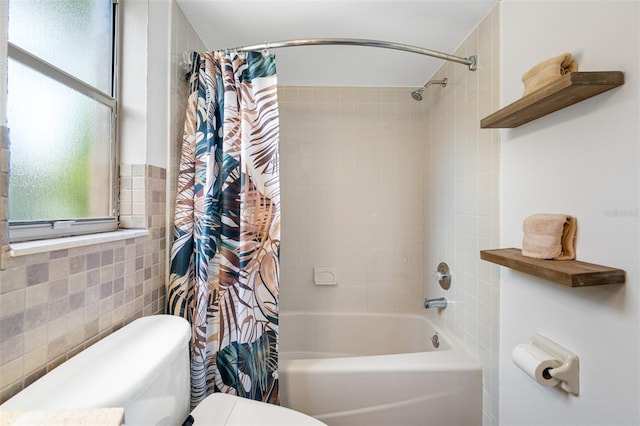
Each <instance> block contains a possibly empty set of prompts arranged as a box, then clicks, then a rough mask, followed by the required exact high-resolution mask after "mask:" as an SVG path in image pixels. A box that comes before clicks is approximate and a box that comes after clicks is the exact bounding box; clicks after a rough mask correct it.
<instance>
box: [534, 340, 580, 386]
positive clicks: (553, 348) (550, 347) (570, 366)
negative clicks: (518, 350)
mask: <svg viewBox="0 0 640 426" xmlns="http://www.w3.org/2000/svg"><path fill="white" fill-rule="evenodd" d="M529 344H530V345H533V346H537V347H538V348H540V349H541V350H543V351H544V352H546V353H548V354H549V355H552V356H553V357H554V358H555V359H557V360H558V361H559V362H561V363H562V365H560V367H556V368H552V369H550V370H549V374H550V375H551V377H553V378H555V379H558V380H560V387H561V388H562V389H563V390H564V391H566V392H569V393H571V394H573V395H576V396H577V395H579V394H580V359H579V358H578V356H577V355H576V354H574V353H573V352H571V351H569V350H567V349H565V348H563V347H562V346H560V345H559V344H557V343H556V342H554V341H552V340H550V339H548V338H546V337H544V336H541V335H539V334H537V333H536V334H534V335H533V336H531V339H529Z"/></svg>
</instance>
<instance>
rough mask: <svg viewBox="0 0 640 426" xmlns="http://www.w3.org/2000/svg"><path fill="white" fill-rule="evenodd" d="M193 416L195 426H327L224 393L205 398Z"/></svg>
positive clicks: (294, 412)
mask: <svg viewBox="0 0 640 426" xmlns="http://www.w3.org/2000/svg"><path fill="white" fill-rule="evenodd" d="M191 416H192V417H193V419H194V423H193V426H254V425H255V426H307V425H308V426H322V425H324V426H326V424H325V423H322V422H321V421H319V420H316V419H314V418H313V417H310V416H307V415H306V414H302V413H299V412H298V411H294V410H291V409H289V408H285V407H280V406H277V405H272V404H267V403H265V402H259V401H252V400H250V399H247V398H242V397H239V396H235V395H228V394H225V393H214V394H212V395H209V396H208V397H206V398H205V399H204V400H203V401H202V402H201V403H200V404H198V406H197V407H196V408H195V409H194V410H193V411H192V412H191Z"/></svg>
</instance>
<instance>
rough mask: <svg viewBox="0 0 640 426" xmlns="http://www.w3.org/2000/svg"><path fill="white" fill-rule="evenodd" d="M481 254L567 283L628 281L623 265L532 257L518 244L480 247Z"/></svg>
mask: <svg viewBox="0 0 640 426" xmlns="http://www.w3.org/2000/svg"><path fill="white" fill-rule="evenodd" d="M480 258H481V259H483V260H486V261H488V262H492V263H496V264H498V265H501V266H506V267H507V268H511V269H515V270H516V271H520V272H525V273H527V274H531V275H535V276H536V277H540V278H545V279H547V280H549V281H553V282H556V283H558V284H562V285H565V286H567V287H586V286H594V285H607V284H624V282H625V272H624V271H623V270H622V269H615V268H609V267H607V266H600V265H594V264H593V263H586V262H580V261H578V260H541V259H533V258H531V257H526V256H523V255H522V252H521V250H520V249H516V248H506V249H495V250H481V251H480Z"/></svg>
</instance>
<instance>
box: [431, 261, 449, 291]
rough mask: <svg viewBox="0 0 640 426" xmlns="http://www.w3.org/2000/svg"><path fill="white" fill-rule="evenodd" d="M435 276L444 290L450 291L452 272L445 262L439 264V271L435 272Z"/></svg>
mask: <svg viewBox="0 0 640 426" xmlns="http://www.w3.org/2000/svg"><path fill="white" fill-rule="evenodd" d="M433 276H434V278H435V279H436V281H438V283H439V284H440V287H442V288H443V289H444V290H449V287H451V271H450V270H449V265H447V264H446V263H444V262H440V263H439V264H438V269H436V270H435V271H434V272H433Z"/></svg>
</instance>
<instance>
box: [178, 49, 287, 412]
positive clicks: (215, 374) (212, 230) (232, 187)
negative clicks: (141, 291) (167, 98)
mask: <svg viewBox="0 0 640 426" xmlns="http://www.w3.org/2000/svg"><path fill="white" fill-rule="evenodd" d="M192 59H193V61H192V63H193V67H192V72H191V75H190V77H189V99H188V106H187V113H186V119H185V125H184V135H183V142H182V157H181V163H180V171H179V176H178V194H177V201H176V211H175V227H174V238H173V246H172V249H171V271H170V277H169V286H168V292H167V303H168V308H167V309H168V313H170V314H173V315H179V316H182V317H184V318H186V319H187V320H188V321H189V322H190V323H191V328H192V338H191V405H192V407H194V406H195V405H197V404H198V403H199V402H200V401H201V400H202V399H204V398H205V397H206V396H207V395H208V394H210V393H213V392H225V393H230V394H235V395H239V396H243V397H246V398H250V399H254V400H258V401H265V402H271V403H276V404H277V403H278V402H279V399H278V282H279V246H280V189H279V177H278V139H279V117H278V103H277V91H276V83H277V78H276V73H275V59H274V57H273V56H270V55H263V54H262V53H257V52H249V53H246V54H241V53H237V52H234V53H228V52H226V53H225V52H211V53H202V54H195V53H194V54H193V55H192Z"/></svg>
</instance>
